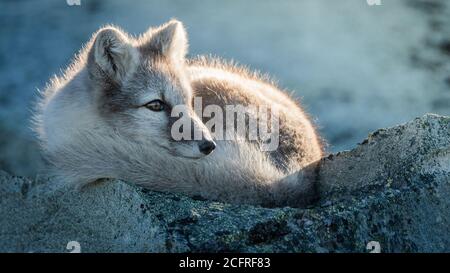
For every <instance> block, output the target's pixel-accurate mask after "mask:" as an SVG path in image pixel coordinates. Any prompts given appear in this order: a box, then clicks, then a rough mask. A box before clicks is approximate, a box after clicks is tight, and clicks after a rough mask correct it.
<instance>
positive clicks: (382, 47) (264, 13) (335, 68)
mask: <svg viewBox="0 0 450 273" xmlns="http://www.w3.org/2000/svg"><path fill="white" fill-rule="evenodd" d="M69 2H76V1H74V0H69ZM80 2H81V5H80V6H69V5H68V4H67V1H66V0H40V1H32V0H28V1H26V0H21V1H18V0H9V1H8V0H0V170H5V171H8V172H10V173H12V174H16V175H25V176H34V175H35V174H36V172H37V170H38V168H39V167H40V166H41V164H42V163H41V159H40V156H39V151H38V149H37V145H36V142H35V138H34V136H33V134H32V132H31V130H30V129H29V128H30V122H29V118H30V116H31V113H32V109H33V103H34V102H35V99H36V95H37V89H43V88H44V87H45V84H46V82H47V80H48V79H49V77H50V76H52V75H53V74H55V73H59V72H60V71H61V69H62V68H64V67H65V66H67V65H68V64H69V62H70V60H71V58H72V57H73V55H74V54H75V53H76V52H77V51H78V50H79V49H80V47H81V45H82V44H83V43H85V42H86V41H87V40H88V39H89V38H90V36H91V34H92V33H93V32H94V31H96V30H97V29H98V28H99V27H100V26H101V25H104V24H108V23H113V24H116V25H118V26H121V27H122V28H123V29H125V30H127V31H128V32H130V33H132V34H139V33H141V32H144V31H145V30H146V29H147V28H148V27H149V26H156V25H159V24H162V23H164V22H165V21H167V20H169V19H170V18H177V19H179V20H181V21H183V22H184V24H185V26H186V28H187V31H188V34H189V40H190V55H191V56H194V55H197V54H210V53H211V54H214V55H218V56H221V57H223V58H226V59H234V60H236V61H237V62H239V63H241V64H245V65H248V66H249V67H250V68H252V69H257V70H260V71H262V72H264V73H269V74H270V75H272V77H273V78H275V79H277V81H278V83H279V85H280V86H281V87H283V88H286V89H288V90H290V91H292V92H293V94H294V96H295V97H296V98H298V99H299V100H300V101H301V102H302V104H303V106H304V107H305V108H306V109H307V111H308V112H309V113H311V115H312V117H313V119H314V121H315V123H316V124H317V126H318V127H319V130H320V131H321V132H322V134H323V136H324V138H325V139H326V141H327V142H328V144H329V146H328V148H327V149H328V151H329V152H336V151H341V150H344V149H350V148H352V147H354V146H356V144H357V143H358V142H361V141H362V140H363V139H364V138H365V137H366V136H367V134H368V133H369V132H371V131H373V130H375V129H377V128H381V127H389V126H393V125H395V124H398V123H402V122H406V121H408V120H411V119H413V118H414V117H416V116H421V115H423V114H425V113H428V112H432V113H437V114H442V115H449V114H450V3H449V2H450V1H448V0H381V3H382V5H381V6H370V5H368V4H367V1H366V0H295V1H294V0H292V1H289V0H283V1H275V0H271V1H268V0H251V1H249V0H241V1H233V0H229V1H220V0H209V1H200V0H190V1H182V0H179V1H168V0H160V1H149V0H135V1H125V0H110V1H101V0H80Z"/></svg>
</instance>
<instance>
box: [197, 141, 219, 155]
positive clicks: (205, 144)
mask: <svg viewBox="0 0 450 273" xmlns="http://www.w3.org/2000/svg"><path fill="white" fill-rule="evenodd" d="M215 148H216V143H214V141H210V140H203V141H202V142H200V144H199V145H198V149H199V150H200V152H202V154H205V155H209V154H210V153H212V151H214V149H215Z"/></svg>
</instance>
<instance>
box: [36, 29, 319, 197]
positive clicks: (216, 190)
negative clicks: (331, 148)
mask: <svg viewBox="0 0 450 273" xmlns="http://www.w3.org/2000/svg"><path fill="white" fill-rule="evenodd" d="M187 44H188V43H187V37H186V32H185V29H184V27H183V25H182V23H181V22H179V21H176V20H171V21H169V22H168V23H166V24H164V25H162V26H159V27H157V28H150V29H149V30H148V31H147V32H146V33H144V34H143V35H140V36H139V37H132V36H130V35H129V34H127V33H125V32H124V31H123V30H121V29H119V28H117V27H114V26H107V27H104V28H101V29H100V30H98V31H97V32H96V33H94V34H93V36H92V38H91V40H90V41H89V42H88V43H87V44H86V45H85V46H84V48H83V49H81V51H80V53H79V54H78V55H77V56H76V57H75V59H74V61H73V62H72V64H71V65H70V66H69V67H68V68H67V69H66V71H65V72H64V74H63V75H62V76H59V77H56V76H55V77H54V78H53V79H52V80H51V81H50V83H49V84H48V85H47V87H46V89H45V90H44V91H43V92H42V98H41V100H40V103H39V107H38V111H37V113H36V115H35V118H34V120H35V122H36V132H37V133H38V137H39V139H40V143H41V147H42V150H43V154H44V157H45V158H46V160H47V162H48V163H49V166H50V170H51V171H52V175H55V176H57V177H58V179H57V180H58V181H63V182H64V185H67V184H73V185H76V186H83V185H86V184H88V183H91V182H94V181H97V180H99V179H102V178H116V179H121V180H125V181H128V182H130V183H134V184H137V185H140V186H142V187H145V188H147V189H151V190H156V191H166V192H175V193H183V194H186V195H189V196H196V197H200V198H204V199H210V200H216V201H223V202H230V203H245V204H253V205H262V206H282V205H290V206H305V205H307V204H309V203H310V202H311V201H312V200H314V198H315V184H314V171H305V168H306V167H307V166H308V165H311V164H313V163H314V162H316V161H318V160H319V159H320V158H321V157H322V153H323V151H322V145H321V139H320V137H319V136H318V134H317V132H316V130H315V128H314V127H313V125H312V123H311V121H310V120H309V118H308V117H307V115H306V114H305V113H304V111H303V110H302V109H301V108H300V106H299V104H298V103H296V102H295V101H294V100H293V99H291V98H290V97H289V96H288V95H287V94H286V93H285V92H284V91H282V90H280V89H278V88H277V87H276V86H275V84H274V83H272V82H271V81H269V80H268V79H266V78H265V77H263V76H261V75H259V74H258V73H255V72H250V71H248V70H247V69H245V68H242V67H239V66H237V65H234V64H232V63H229V62H225V61H222V60H220V59H217V58H212V57H197V58H195V59H186V52H187V47H188V45H187ZM195 98H201V103H202V106H203V107H207V106H209V105H215V106H217V107H219V110H220V109H222V110H223V109H225V108H226V106H227V105H241V106H243V107H251V106H257V107H259V106H267V107H268V108H270V110H277V111H273V112H274V113H278V114H274V116H273V118H275V117H276V118H277V119H278V121H279V127H278V134H279V138H278V143H277V144H278V147H277V149H275V150H270V151H265V150H262V149H261V145H259V144H261V141H251V140H250V139H249V138H248V134H247V133H248V130H249V128H248V125H246V126H247V127H246V128H245V130H246V133H244V134H240V135H238V134H236V133H234V136H235V138H232V139H231V140H230V139H225V140H223V139H219V138H218V137H217V131H220V130H219V129H221V128H219V127H221V126H220V125H219V126H217V125H216V126H215V128H208V127H207V126H206V123H207V122H208V120H210V119H211V118H212V117H211V115H210V116H209V117H208V115H206V117H201V116H200V115H199V114H198V113H196V111H195V109H194V107H193V101H194V100H195ZM178 105H181V106H183V107H184V108H185V109H187V111H185V112H184V113H183V114H182V115H181V116H183V118H185V119H187V120H188V121H189V122H190V124H191V125H192V126H191V127H190V129H189V134H195V135H199V134H200V135H201V137H200V138H197V139H188V140H186V139H181V140H174V138H173V135H172V133H171V131H172V129H171V128H172V127H173V125H174V124H175V123H176V122H177V118H176V117H173V115H172V113H171V111H172V110H173V109H174V108H175V106H178ZM247 115H248V116H247V121H248V117H250V118H252V117H255V113H254V112H250V111H249V112H248V113H247ZM275 115H276V116H275ZM257 119H258V122H259V123H267V122H268V121H269V120H270V119H271V118H267V119H261V118H259V117H258V118H257ZM232 124H234V125H235V126H237V125H236V124H237V122H233V123H232ZM213 129H214V130H213ZM222 129H223V130H225V132H224V133H225V134H228V135H229V132H230V130H231V129H230V128H228V127H225V126H224V127H223V128H222ZM232 129H233V130H234V129H236V128H232ZM183 130H188V129H187V127H186V128H183ZM242 137H243V138H244V141H242ZM306 169H307V168H306Z"/></svg>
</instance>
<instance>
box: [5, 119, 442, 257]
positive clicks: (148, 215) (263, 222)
mask: <svg viewBox="0 0 450 273" xmlns="http://www.w3.org/2000/svg"><path fill="white" fill-rule="evenodd" d="M319 164H320V166H319V167H320V169H319V172H318V174H319V181H318V183H319V184H318V185H319V192H320V194H321V199H320V201H319V203H318V204H317V205H315V206H313V207H311V208H308V209H295V208H288V207H286V208H275V209H267V208H260V207H252V206H238V205H230V204H222V203H217V202H208V201H201V200H193V199H190V198H187V197H184V196H179V195H174V194H164V193H156V192H150V191H145V190H142V189H140V188H138V187H135V186H132V185H129V184H126V183H123V182H121V181H108V183H99V184H97V185H94V186H91V187H89V188H87V189H85V190H84V191H83V193H82V194H80V193H76V192H58V193H52V194H49V193H48V191H47V190H46V188H47V187H48V184H49V183H51V181H31V180H28V179H25V178H19V177H12V176H10V175H8V174H6V173H1V172H0V251H1V252H68V251H69V250H67V249H66V246H67V243H68V242H69V241H77V242H79V243H80V245H81V251H82V252H224V251H225V252H367V251H368V250H367V249H366V246H367V243H368V242H369V241H377V242H379V243H380V246H381V251H382V252H450V198H449V197H450V118H448V117H441V116H436V115H426V116H424V117H422V118H417V119H415V120H413V121H411V122H409V123H406V124H404V125H399V126H396V127H393V128H388V129H381V130H378V131H376V132H374V133H372V134H371V135H369V137H368V138H367V139H366V140H364V141H363V142H362V143H361V144H359V145H358V146H357V147H356V148H355V149H353V150H351V151H346V152H341V153H337V154H333V155H330V156H328V157H327V158H324V159H322V160H321V161H320V162H319Z"/></svg>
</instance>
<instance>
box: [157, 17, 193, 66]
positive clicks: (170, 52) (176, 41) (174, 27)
mask: <svg viewBox="0 0 450 273" xmlns="http://www.w3.org/2000/svg"><path fill="white" fill-rule="evenodd" d="M148 46H150V47H151V48H152V49H153V50H156V51H157V52H159V53H160V54H162V55H163V56H166V57H168V58H170V59H172V60H174V61H182V62H183V61H184V58H185V56H186V53H187V48H188V42H187V35H186V30H185V29H184V27H183V24H182V23H181V22H180V21H177V20H171V21H169V22H168V23H166V24H164V25H162V26H161V27H159V28H158V29H156V30H154V31H153V33H152V34H151V37H150V41H149V44H148Z"/></svg>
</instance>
